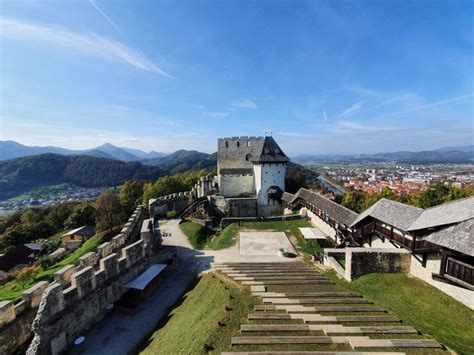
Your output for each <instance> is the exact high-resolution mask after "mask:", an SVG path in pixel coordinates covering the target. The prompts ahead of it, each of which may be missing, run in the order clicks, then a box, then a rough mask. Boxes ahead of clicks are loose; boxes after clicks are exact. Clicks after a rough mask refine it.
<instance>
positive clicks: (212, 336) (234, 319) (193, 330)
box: [139, 273, 254, 355]
mask: <svg viewBox="0 0 474 355" xmlns="http://www.w3.org/2000/svg"><path fill="white" fill-rule="evenodd" d="M253 305H254V299H253V298H252V296H251V294H250V291H249V290H248V289H246V288H244V287H242V286H240V285H238V284H236V283H234V282H232V281H230V280H229V279H227V278H225V277H223V276H220V275H218V274H215V273H208V274H205V275H203V276H202V277H201V279H200V280H199V282H198V283H197V285H196V286H195V287H194V289H193V290H191V291H189V292H188V293H187V294H186V295H185V300H184V302H183V303H182V304H181V305H180V306H179V307H178V308H176V309H174V310H173V311H172V312H171V314H170V320H169V321H168V322H167V323H166V324H165V325H163V326H162V327H161V328H159V329H157V330H156V331H155V332H154V333H153V334H152V335H151V336H150V337H149V338H148V339H147V340H146V343H145V344H142V347H141V349H140V350H139V353H140V354H162V355H167V354H170V355H171V354H173V355H174V354H203V353H206V352H209V351H212V353H215V354H218V353H220V352H221V351H226V350H227V351H229V350H230V347H231V346H230V337H231V336H235V335H238V334H239V329H240V324H241V323H245V322H246V317H247V314H248V313H249V312H251V311H252V309H253ZM226 306H227V307H228V310H226V309H225V307H226ZM218 322H221V324H222V325H219V324H218Z"/></svg>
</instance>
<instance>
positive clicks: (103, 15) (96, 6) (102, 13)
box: [89, 0, 127, 38]
mask: <svg viewBox="0 0 474 355" xmlns="http://www.w3.org/2000/svg"><path fill="white" fill-rule="evenodd" d="M89 3H90V4H91V5H92V6H93V7H94V8H95V9H96V10H97V12H98V13H99V14H101V15H102V17H104V18H105V19H106V20H107V22H108V23H110V24H111V25H112V27H113V28H115V29H116V30H117V32H118V33H120V34H121V35H122V36H123V37H125V38H127V36H126V35H125V34H124V33H123V32H122V30H121V29H120V28H119V27H118V26H117V25H116V24H115V22H114V21H112V19H111V18H110V17H109V16H107V14H106V13H105V12H104V11H102V9H101V8H100V7H99V5H97V4H96V2H95V1H94V0H89Z"/></svg>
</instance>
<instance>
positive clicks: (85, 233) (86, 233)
mask: <svg viewBox="0 0 474 355" xmlns="http://www.w3.org/2000/svg"><path fill="white" fill-rule="evenodd" d="M70 235H80V236H82V237H86V238H87V237H92V236H94V235H95V228H94V227H92V226H82V227H79V228H76V229H73V230H72V231H69V232H68V233H66V234H64V235H63V237H67V236H70Z"/></svg>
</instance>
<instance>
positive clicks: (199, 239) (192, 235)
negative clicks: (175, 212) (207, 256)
mask: <svg viewBox="0 0 474 355" xmlns="http://www.w3.org/2000/svg"><path fill="white" fill-rule="evenodd" d="M179 228H181V231H182V232H183V233H184V235H186V237H188V240H189V242H190V243H191V245H192V246H193V248H194V249H197V250H202V249H204V248H205V247H206V244H207V242H208V241H209V239H210V238H211V236H212V234H213V231H212V230H210V229H208V228H206V227H204V226H203V225H200V224H199V223H193V222H184V223H181V224H180V225H179Z"/></svg>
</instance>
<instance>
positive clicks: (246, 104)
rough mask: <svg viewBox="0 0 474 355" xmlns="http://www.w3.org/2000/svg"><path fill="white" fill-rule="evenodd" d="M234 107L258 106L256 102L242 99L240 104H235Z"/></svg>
mask: <svg viewBox="0 0 474 355" xmlns="http://www.w3.org/2000/svg"><path fill="white" fill-rule="evenodd" d="M232 106H234V107H242V108H257V105H256V104H255V102H253V101H251V100H249V99H242V100H240V101H238V102H234V103H233V104H232Z"/></svg>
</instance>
